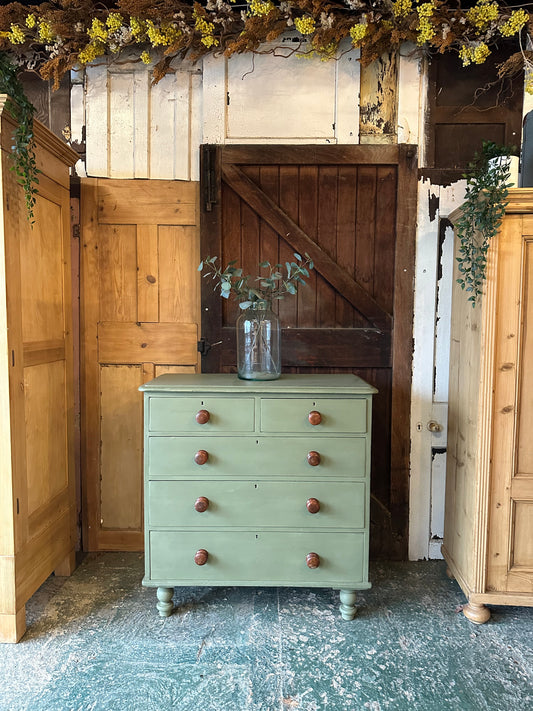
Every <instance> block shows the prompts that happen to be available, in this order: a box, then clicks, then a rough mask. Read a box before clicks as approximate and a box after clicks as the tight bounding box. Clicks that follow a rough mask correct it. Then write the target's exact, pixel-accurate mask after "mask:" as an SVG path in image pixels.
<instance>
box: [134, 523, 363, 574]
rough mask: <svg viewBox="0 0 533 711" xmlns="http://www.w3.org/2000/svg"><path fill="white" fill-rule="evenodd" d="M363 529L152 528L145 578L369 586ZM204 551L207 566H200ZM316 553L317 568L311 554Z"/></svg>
mask: <svg viewBox="0 0 533 711" xmlns="http://www.w3.org/2000/svg"><path fill="white" fill-rule="evenodd" d="M367 540H368V539H367V537H366V535H365V534H364V533H325V532H321V533H296V532H289V533H283V532H279V531H266V532H264V531H181V530H180V531H150V534H149V541H148V546H149V559H148V560H147V570H146V579H145V581H148V582H152V581H154V582H155V583H160V584H166V585H188V584H191V585H194V584H202V585H209V584H211V583H213V584H216V583H221V582H224V583H226V584H228V585H238V584H248V585H306V586H309V587H312V586H316V587H322V586H337V585H338V586H343V585H346V586H349V587H351V588H357V587H361V588H368V587H369V585H368V582H367V576H368V571H367V566H366V563H365V560H366V558H367V548H368V542H367ZM200 549H204V550H206V551H207V552H208V559H207V563H206V564H205V565H196V564H195V562H194V556H195V554H196V552H197V551H198V550H200ZM311 552H312V553H317V554H318V556H319V558H320V565H319V567H318V568H308V567H307V564H306V557H307V555H308V554H309V553H311Z"/></svg>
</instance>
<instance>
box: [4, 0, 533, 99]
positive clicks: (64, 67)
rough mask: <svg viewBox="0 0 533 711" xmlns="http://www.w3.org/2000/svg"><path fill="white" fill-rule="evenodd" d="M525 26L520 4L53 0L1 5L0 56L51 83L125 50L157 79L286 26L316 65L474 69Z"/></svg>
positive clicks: (480, 0) (260, 41) (274, 35)
mask: <svg viewBox="0 0 533 711" xmlns="http://www.w3.org/2000/svg"><path fill="white" fill-rule="evenodd" d="M469 5H471V3H469ZM532 28H533V22H532V18H531V15H530V14H529V12H528V11H527V10H526V9H525V8H523V7H519V6H518V9H512V8H510V7H508V6H507V5H506V4H504V3H500V2H496V1H495V0H477V2H476V3H475V5H473V6H471V7H467V8H465V9H463V8H462V7H461V3H460V1H457V2H454V0H450V1H449V2H446V1H445V0H429V1H427V2H413V0H249V2H247V3H246V4H237V3H236V2H235V0H203V1H202V2H187V1H186V0H177V1H176V0H117V1H116V2H114V3H113V2H105V3H104V2H91V1H90V0H55V1H53V2H46V3H41V4H36V5H31V6H24V5H22V4H20V3H9V4H7V5H3V6H1V7H0V51H2V50H3V51H8V52H9V54H10V55H11V56H12V57H13V58H14V59H15V61H17V62H18V63H19V64H20V65H24V66H25V67H27V68H29V69H36V70H38V71H39V72H40V73H41V76H42V77H43V78H52V79H53V80H54V83H55V84H56V85H57V84H58V83H59V80H60V78H61V76H62V75H63V74H65V72H68V71H69V70H70V69H72V68H76V67H83V66H84V65H86V64H89V63H91V62H93V61H94V60H96V59H97V58H98V57H102V56H105V55H109V56H116V55H118V54H119V53H120V52H121V51H122V50H124V49H126V48H132V47H133V48H135V49H136V50H138V52H139V58H140V60H141V61H143V62H145V63H146V64H150V65H152V66H153V75H154V81H158V80H160V79H161V78H162V77H163V76H165V74H166V73H167V72H169V71H172V60H173V59H175V58H184V57H187V58H189V59H191V60H192V61H195V60H196V59H198V58H200V57H202V56H203V55H205V54H207V53H212V52H215V53H224V54H226V55H227V56H231V55H232V54H234V53H239V52H263V51H265V47H264V46H265V44H266V43H269V42H270V43H272V42H274V41H275V40H277V39H278V38H279V37H280V35H282V34H283V33H284V32H286V31H287V30H292V31H295V32H296V33H297V34H298V35H299V36H300V38H301V44H302V45H303V46H305V47H306V49H305V53H306V54H310V53H315V54H318V55H320V56H321V57H323V58H325V59H328V58H331V57H337V56H339V51H343V50H341V43H342V47H345V45H346V44H347V45H348V46H351V47H355V48H358V49H360V60H361V62H362V63H363V64H369V63H371V62H372V61H373V60H374V59H376V58H377V57H379V56H380V55H381V54H382V53H383V52H385V51H391V50H395V49H397V48H399V47H400V45H401V44H403V43H405V42H411V43H414V44H415V45H417V46H418V48H419V50H420V51H421V52H424V53H426V54H432V53H443V52H450V51H451V52H456V53H457V54H458V55H459V57H460V58H461V59H462V61H463V64H464V65H465V66H467V65H469V64H481V63H483V62H484V61H485V59H486V58H487V57H488V56H489V54H490V52H491V48H493V47H495V46H499V45H500V44H501V43H503V42H505V41H506V40H507V39H508V38H511V37H516V36H517V35H518V36H519V37H520V38H521V41H522V42H523V40H525V39H526V37H529V34H528V33H529V32H530V30H531V29H532ZM523 44H525V43H524V42H523ZM517 66H520V67H521V68H525V69H526V77H527V80H528V81H527V86H526V88H529V89H530V90H531V91H532V92H533V73H532V71H531V70H532V69H533V65H532V64H531V59H530V57H529V55H528V53H527V52H526V51H525V50H524V51H521V52H519V53H518V55H516V57H515V58H513V59H512V62H511V61H509V63H506V64H505V65H503V67H501V68H500V71H501V72H503V73H506V72H507V71H508V70H509V71H514V70H515V69H516V67H517Z"/></svg>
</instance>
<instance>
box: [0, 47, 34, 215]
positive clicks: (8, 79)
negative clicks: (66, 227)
mask: <svg viewBox="0 0 533 711" xmlns="http://www.w3.org/2000/svg"><path fill="white" fill-rule="evenodd" d="M17 71H18V69H17V67H16V66H15V65H14V64H13V62H12V61H11V59H10V58H9V56H8V55H7V54H6V53H5V52H0V93H2V94H7V95H8V96H9V101H8V103H7V109H8V111H9V112H10V114H11V115H12V116H13V118H14V119H15V121H16V122H17V128H16V129H15V133H14V134H13V145H12V146H11V150H12V153H13V157H14V160H15V163H14V165H13V167H12V170H14V171H15V173H16V175H17V178H18V182H19V183H20V185H22V187H23V189H24V196H25V199H26V210H27V214H28V219H29V220H30V222H31V223H32V224H33V222H34V214H33V208H34V207H35V199H36V195H37V187H36V186H37V184H38V183H39V178H38V177H37V176H38V174H39V173H40V170H39V169H38V168H37V163H36V160H35V137H34V133H33V116H34V114H35V107H34V106H33V104H32V103H31V101H30V100H29V99H28V98H27V96H26V94H25V93H24V88H23V86H22V84H21V82H20V80H19V78H18V76H17Z"/></svg>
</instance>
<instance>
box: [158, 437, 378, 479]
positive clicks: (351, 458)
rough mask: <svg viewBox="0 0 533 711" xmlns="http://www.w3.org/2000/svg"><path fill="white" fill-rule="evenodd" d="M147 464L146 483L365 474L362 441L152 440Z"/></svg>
mask: <svg viewBox="0 0 533 711" xmlns="http://www.w3.org/2000/svg"><path fill="white" fill-rule="evenodd" d="M202 452H204V453H206V454H207V458H206V460H205V462H204V463H203V464H197V463H196V462H195V456H196V455H197V454H198V453H202ZM313 452H314V453H317V454H318V455H319V463H318V464H316V465H314V466H313V465H311V464H310V463H309V457H310V455H311V453H313ZM204 458H205V455H204ZM199 461H202V460H201V459H200V460H199ZM146 462H147V464H146V467H145V475H146V476H147V477H148V478H149V479H170V478H176V479H205V478H211V477H213V476H215V477H216V476H218V475H222V476H228V477H246V478H247V479H250V477H254V478H255V477H261V478H263V479H264V478H267V479H272V478H277V477H280V478H283V479H287V480H290V479H293V478H294V477H304V478H309V477H314V478H320V479H323V478H337V477H351V478H363V477H365V476H366V473H367V472H366V439H365V438H364V437H207V436H206V437H162V436H151V437H149V438H148V441H147V445H146Z"/></svg>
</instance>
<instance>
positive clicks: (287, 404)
mask: <svg viewBox="0 0 533 711" xmlns="http://www.w3.org/2000/svg"><path fill="white" fill-rule="evenodd" d="M310 412H318V413H319V414H320V418H321V421H320V423H319V424H316V425H312V424H311V423H310V422H309V413H310ZM261 431H262V432H307V433H311V432H313V433H314V434H317V435H319V434H320V433H321V432H328V433H329V432H339V433H342V432H366V431H367V401H366V399H365V398H358V399H343V398H338V399H336V398H262V399H261Z"/></svg>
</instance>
